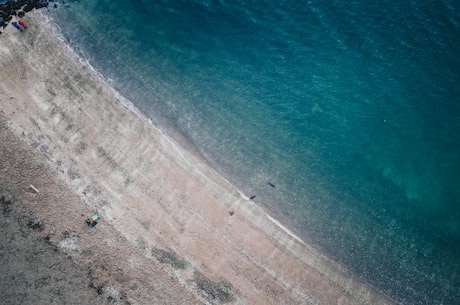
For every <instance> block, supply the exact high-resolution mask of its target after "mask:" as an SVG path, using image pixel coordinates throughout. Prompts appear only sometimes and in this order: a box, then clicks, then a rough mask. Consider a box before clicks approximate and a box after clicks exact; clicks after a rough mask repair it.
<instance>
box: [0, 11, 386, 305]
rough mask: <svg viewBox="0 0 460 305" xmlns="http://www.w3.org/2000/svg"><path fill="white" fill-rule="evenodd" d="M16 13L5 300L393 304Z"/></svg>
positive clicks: (5, 153) (10, 66) (4, 61)
mask: <svg viewBox="0 0 460 305" xmlns="http://www.w3.org/2000/svg"><path fill="white" fill-rule="evenodd" d="M25 19H26V21H27V23H28V25H29V27H28V29H27V30H26V31H24V32H22V33H21V32H19V31H16V30H15V29H14V28H13V27H11V26H8V27H7V28H5V29H4V31H3V33H2V35H1V36H0V67H1V74H0V138H1V140H0V173H1V175H0V182H1V183H0V204H1V205H2V206H1V209H2V213H0V220H1V230H2V236H3V237H2V240H1V243H0V260H1V262H2V263H1V267H0V281H1V285H0V295H2V296H6V297H3V300H4V302H5V303H4V304H89V303H90V302H91V303H93V304H105V303H119V304H261V305H268V304H277V305H279V304H289V305H291V304H292V305H294V304H392V301H391V300H390V299H389V298H387V297H385V296H384V295H382V294H381V293H379V292H377V291H375V290H373V289H372V288H371V287H369V286H367V285H366V284H364V283H362V282H360V281H358V280H357V279H355V278H354V277H353V276H352V275H351V274H350V273H349V272H348V271H347V270H345V269H344V268H343V267H341V266H339V265H338V264H336V263H334V262H333V261H331V260H329V259H328V258H327V257H325V256H324V255H322V254H321V253H320V252H319V251H318V250H317V249H315V248H314V247H312V246H310V245H308V244H306V243H304V242H302V241H300V240H299V239H297V238H296V237H295V236H293V235H292V234H289V232H287V231H286V230H285V229H283V228H282V227H280V226H279V225H278V224H276V223H275V222H274V221H273V220H272V219H270V217H268V215H266V214H265V213H264V212H263V211H262V210H261V209H260V208H258V207H257V206H256V205H255V204H254V203H253V202H252V201H248V200H247V199H245V198H243V197H242V196H241V194H240V193H239V192H238V191H237V190H236V189H235V188H234V187H232V185H230V184H229V183H228V182H226V181H225V180H224V179H223V178H222V177H220V176H219V175H218V174H217V173H216V172H215V171H214V170H212V169H210V168H208V167H207V166H206V165H205V164H203V163H202V162H200V161H199V160H198V158H196V157H195V156H194V155H193V154H191V153H189V152H188V151H186V150H184V149H182V148H181V146H180V145H179V144H178V143H175V142H174V141H173V140H171V139H169V138H168V137H166V136H164V135H163V134H162V132H161V131H160V130H158V129H156V128H154V127H153V126H152V125H151V124H149V122H148V121H147V120H145V119H143V118H142V117H141V116H139V115H138V114H136V112H135V111H133V110H132V109H130V108H129V107H128V106H127V105H126V103H125V104H124V103H123V100H122V99H121V98H120V97H119V96H118V95H117V94H115V92H114V91H113V90H112V89H111V88H110V87H109V86H108V85H107V84H106V83H105V82H104V81H103V80H102V79H101V78H100V76H98V75H97V74H96V73H95V72H94V71H93V70H92V69H91V68H90V67H89V66H88V65H87V64H85V63H84V62H83V61H82V60H80V59H79V58H78V57H77V56H76V55H75V54H74V53H73V52H72V51H71V50H69V49H68V47H67V46H66V45H65V43H64V42H63V41H61V40H59V39H58V38H56V37H55V35H53V33H54V32H55V30H54V29H53V28H52V27H51V25H49V24H47V23H46V19H45V17H44V16H43V15H42V13H41V12H32V13H30V14H28V15H26V17H25ZM31 185H32V186H33V187H31ZM34 188H35V189H36V190H35V189H34ZM37 191H38V192H37ZM94 214H98V215H99V216H100V217H101V220H100V222H99V223H98V225H97V226H95V227H93V228H91V227H88V226H87V225H86V224H85V219H86V218H87V217H89V216H91V215H94ZM5 237H6V238H5ZM5 300H6V301H5ZM2 304H3V303H2Z"/></svg>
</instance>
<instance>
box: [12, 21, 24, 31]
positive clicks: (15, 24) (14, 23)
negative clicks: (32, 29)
mask: <svg viewBox="0 0 460 305" xmlns="http://www.w3.org/2000/svg"><path fill="white" fill-rule="evenodd" d="M13 26H14V27H15V28H17V29H18V30H19V31H21V32H22V28H21V26H20V25H19V24H18V23H17V22H13Z"/></svg>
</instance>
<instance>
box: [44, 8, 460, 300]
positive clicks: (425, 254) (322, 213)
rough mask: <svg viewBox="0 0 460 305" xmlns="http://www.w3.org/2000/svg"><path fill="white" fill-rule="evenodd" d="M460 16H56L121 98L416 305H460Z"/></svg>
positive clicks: (154, 11)
mask: <svg viewBox="0 0 460 305" xmlns="http://www.w3.org/2000/svg"><path fill="white" fill-rule="evenodd" d="M459 10H460V7H459V6H458V4H456V3H455V2H453V1H430V2H425V4H417V3H412V4H393V6H391V7H390V6H373V5H365V4H363V3H360V2H357V1H352V2H340V1H337V2H335V3H334V4H327V5H326V4H321V3H316V2H312V3H309V4H306V3H304V4H298V5H296V6H295V5H288V4H283V3H276V4H266V3H263V2H257V1H254V2H251V3H246V2H232V3H227V2H223V1H221V2H217V1H215V2H214V1H174V2H169V1H159V2H156V3H147V2H144V1H135V2H133V1H127V0H118V1H98V2H96V3H95V2H94V1H67V2H66V4H65V5H63V4H59V6H58V9H50V10H49V12H48V14H49V16H50V17H51V18H52V20H53V22H56V23H57V24H58V25H59V27H60V28H61V30H62V34H63V35H64V37H66V39H67V40H68V42H69V44H70V45H71V46H72V47H73V48H74V49H75V50H76V51H77V53H79V55H80V56H81V57H82V58H84V59H86V60H88V62H89V63H90V64H91V65H92V66H94V67H95V68H96V69H97V70H98V71H99V72H101V73H102V74H103V75H104V76H105V77H106V78H107V79H108V81H109V83H110V84H111V85H112V86H113V87H114V88H115V89H116V90H118V91H119V92H120V93H121V94H122V95H123V96H125V97H126V98H128V99H129V100H130V101H131V102H133V103H134V104H135V105H136V107H138V108H139V109H140V110H141V111H143V112H144V113H145V114H146V115H147V116H149V117H150V118H152V120H153V121H154V122H155V123H156V124H157V125H159V126H162V128H163V129H164V130H165V131H166V132H167V133H169V134H171V135H175V136H179V135H180V138H178V139H180V140H183V141H184V140H185V141H187V145H188V146H189V147H193V149H195V150H196V151H197V152H199V153H200V154H201V155H202V157H203V158H204V159H205V160H206V161H207V162H209V163H210V164H211V165H212V166H213V167H214V168H216V169H217V170H218V171H219V172H220V173H221V174H222V175H223V176H225V177H226V178H228V179H229V180H230V181H231V182H232V183H233V184H234V185H235V186H237V187H238V188H239V189H240V190H241V191H242V192H243V193H244V194H246V195H247V196H251V195H255V196H256V198H255V201H256V203H257V204H260V205H261V206H262V207H264V208H265V209H266V210H267V211H269V212H270V214H271V215H273V216H275V218H277V219H279V220H280V221H281V222H282V223H283V224H286V225H287V226H289V228H291V229H292V230H293V231H294V232H295V233H296V234H297V235H299V236H300V237H302V238H303V239H305V240H307V241H310V242H313V243H315V244H316V245H317V246H318V247H320V248H321V249H322V250H323V251H324V252H325V253H326V254H328V255H329V256H331V257H332V258H334V259H336V260H337V261H339V262H340V263H342V264H343V265H345V266H347V268H349V269H350V270H351V271H353V272H354V273H355V274H356V275H357V276H358V277H359V278H361V279H363V280H365V281H367V282H369V283H370V284H372V285H373V286H375V287H377V288H378V289H380V290H382V291H384V292H385V293H387V294H388V295H390V296H392V297H394V298H396V299H398V300H400V301H401V302H403V303H405V304H426V303H433V304H435V303H439V304H441V303H442V304H455V303H456V300H458V299H460V292H459V291H458V289H457V288H458V287H460V261H459V259H458V257H459V255H460V246H459V245H460V243H459V242H460V207H459V205H458V203H459V202H460V189H459V188H458V181H459V173H460V157H459V151H460V136H459V134H458V131H459V130H460V123H459V120H458V117H459V115H460V103H459V100H458V96H460V94H459V93H460V92H459V91H460V89H459V87H458V85H457V84H458V83H459V79H458V78H459V76H458V71H459V68H460V59H458V57H457V54H458V52H459V51H460V46H459V45H458V43H457V42H456V41H457V40H456V38H458V37H457V36H458V35H457V34H456V33H458V32H459V30H460V25H459V21H458V20H459ZM95 102H97V101H95ZM269 183H270V184H272V185H273V186H272V185H270V184H269Z"/></svg>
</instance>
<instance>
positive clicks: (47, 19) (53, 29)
mask: <svg viewBox="0 0 460 305" xmlns="http://www.w3.org/2000/svg"><path fill="white" fill-rule="evenodd" d="M37 13H39V14H40V15H41V16H40V18H43V20H45V21H44V23H45V24H46V26H48V27H50V29H51V33H52V34H53V36H54V37H55V38H56V39H58V40H59V41H61V42H62V43H63V44H64V45H65V46H66V47H67V49H68V51H69V52H70V53H71V56H72V57H74V58H75V59H77V60H78V61H79V62H80V63H81V64H82V65H84V66H86V67H87V68H88V69H90V70H91V72H92V73H94V75H95V76H97V77H98V78H99V79H100V80H101V81H102V82H103V83H104V84H105V85H106V86H107V88H110V90H112V92H113V93H114V95H115V97H116V98H117V100H118V101H119V102H120V103H121V104H122V105H123V106H124V107H125V108H127V109H128V110H130V111H132V112H133V113H134V114H136V116H138V117H139V118H140V119H141V120H143V121H144V122H145V123H146V124H147V125H148V126H150V128H152V129H154V130H155V131H157V132H158V133H159V134H160V135H161V137H162V138H163V139H164V140H166V141H167V142H168V143H169V144H170V145H171V147H172V148H173V149H174V151H175V152H176V153H177V154H178V155H179V156H180V157H181V159H182V160H183V161H184V162H185V163H186V164H187V165H188V166H190V167H191V168H193V169H194V172H196V173H198V174H200V175H201V176H202V177H203V178H205V179H206V180H207V181H208V182H210V183H212V184H214V185H219V184H218V183H217V182H216V181H214V180H212V179H211V178H210V177H209V176H208V175H206V174H205V173H204V172H203V171H202V170H200V168H199V167H198V166H197V165H196V164H195V163H193V162H190V161H189V160H188V159H187V157H186V156H185V153H184V149H183V148H180V146H179V144H178V143H176V141H174V140H173V139H172V138H171V137H169V136H168V135H167V134H165V133H164V132H163V130H162V129H160V128H159V127H158V126H156V125H155V124H154V123H153V122H152V120H151V119H150V118H149V117H147V116H146V115H145V114H144V113H142V112H141V111H140V110H139V108H137V107H136V106H135V105H134V104H133V103H132V102H131V101H130V100H129V99H127V98H125V97H124V96H123V95H122V94H121V93H120V92H118V91H117V90H116V89H115V88H113V87H112V86H111V85H110V79H108V78H106V77H105V76H104V75H103V74H102V73H101V72H99V71H98V70H97V69H96V68H94V67H93V66H92V65H91V64H90V63H89V61H88V60H87V59H85V58H83V57H82V56H81V55H79V54H78V53H77V52H76V51H75V50H74V49H73V48H72V46H71V45H69V44H68V43H66V39H65V37H64V35H63V34H62V30H61V28H60V27H59V25H57V24H56V23H55V22H53V21H52V20H51V18H50V17H49V16H48V15H47V14H45V13H44V12H42V11H37ZM206 168H207V169H208V170H210V171H212V172H213V174H215V175H217V176H218V177H219V178H220V179H222V180H223V181H224V182H225V183H226V184H228V185H230V186H231V188H233V189H234V190H235V191H236V192H237V193H238V194H239V195H240V196H241V198H243V199H244V200H246V201H247V202H248V203H250V204H253V205H254V206H255V207H256V208H257V209H258V210H259V211H260V212H261V213H262V214H263V215H264V216H265V217H266V218H267V219H268V220H269V221H271V222H272V223H273V224H275V225H276V226H277V227H279V228H280V229H281V230H282V231H284V232H285V233H286V234H288V235H289V236H290V237H292V238H294V239H295V240H297V241H298V242H300V243H301V244H303V245H305V242H304V241H303V240H302V239H301V238H300V237H298V236H297V235H296V234H294V233H293V232H291V231H290V230H289V229H288V228H286V227H285V226H283V225H282V224H281V223H280V222H279V221H278V220H276V219H275V218H273V217H271V216H270V215H269V214H268V213H266V212H265V211H264V210H263V209H262V208H261V207H260V206H258V205H257V204H255V203H254V202H253V201H252V200H251V199H250V198H249V197H248V196H246V195H245V194H244V193H243V192H242V191H241V190H239V189H238V188H237V187H236V186H235V185H233V184H232V183H231V182H230V181H229V180H228V179H227V178H225V177H224V176H222V175H221V174H220V173H219V172H218V171H217V170H215V169H214V168H212V167H211V166H209V165H208V166H206Z"/></svg>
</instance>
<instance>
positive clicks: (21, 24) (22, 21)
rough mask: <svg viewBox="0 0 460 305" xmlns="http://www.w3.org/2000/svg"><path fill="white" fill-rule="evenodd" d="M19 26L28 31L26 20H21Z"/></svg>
mask: <svg viewBox="0 0 460 305" xmlns="http://www.w3.org/2000/svg"><path fill="white" fill-rule="evenodd" d="M18 23H19V26H20V27H22V28H23V29H27V25H26V22H25V21H24V20H22V19H21V20H19V22H18Z"/></svg>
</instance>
